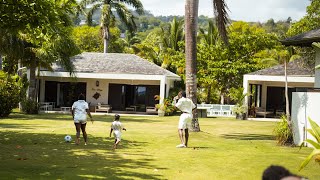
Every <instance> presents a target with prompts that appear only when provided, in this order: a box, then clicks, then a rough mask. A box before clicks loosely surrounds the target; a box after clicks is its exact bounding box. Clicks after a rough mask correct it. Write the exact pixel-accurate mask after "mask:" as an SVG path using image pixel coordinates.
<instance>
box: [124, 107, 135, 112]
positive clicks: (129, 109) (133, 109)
mask: <svg viewBox="0 0 320 180" xmlns="http://www.w3.org/2000/svg"><path fill="white" fill-rule="evenodd" d="M126 111H136V110H135V108H134V107H126Z"/></svg>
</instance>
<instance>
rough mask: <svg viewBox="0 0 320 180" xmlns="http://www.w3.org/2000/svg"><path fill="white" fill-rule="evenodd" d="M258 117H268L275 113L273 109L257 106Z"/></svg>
mask: <svg viewBox="0 0 320 180" xmlns="http://www.w3.org/2000/svg"><path fill="white" fill-rule="evenodd" d="M255 114H256V117H257V116H263V117H264V118H266V117H267V116H268V115H273V112H272V111H267V110H266V108H262V107H256V113H255Z"/></svg>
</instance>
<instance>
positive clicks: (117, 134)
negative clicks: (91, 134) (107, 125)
mask: <svg viewBox="0 0 320 180" xmlns="http://www.w3.org/2000/svg"><path fill="white" fill-rule="evenodd" d="M121 130H125V131H127V129H126V128H124V127H123V126H122V124H121V122H120V115H119V114H116V115H114V121H113V122H112V124H111V129H110V137H111V133H112V131H113V136H114V145H113V149H117V145H118V144H119V143H120V141H121Z"/></svg>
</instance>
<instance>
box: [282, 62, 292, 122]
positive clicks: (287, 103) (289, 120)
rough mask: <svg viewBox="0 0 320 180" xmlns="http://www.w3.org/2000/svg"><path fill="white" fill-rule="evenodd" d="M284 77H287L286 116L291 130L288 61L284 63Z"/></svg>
mask: <svg viewBox="0 0 320 180" xmlns="http://www.w3.org/2000/svg"><path fill="white" fill-rule="evenodd" d="M284 77H285V90H284V91H285V97H286V116H287V121H288V124H289V127H290V128H291V117H290V110H289V108H290V105H289V96H288V75H287V61H284Z"/></svg>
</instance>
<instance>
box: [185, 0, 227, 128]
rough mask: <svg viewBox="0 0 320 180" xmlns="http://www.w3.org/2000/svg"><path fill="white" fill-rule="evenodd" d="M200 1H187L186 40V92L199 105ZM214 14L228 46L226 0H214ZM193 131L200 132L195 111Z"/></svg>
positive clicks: (220, 32) (221, 34)
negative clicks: (198, 38) (198, 31)
mask: <svg viewBox="0 0 320 180" xmlns="http://www.w3.org/2000/svg"><path fill="white" fill-rule="evenodd" d="M198 7H199V0H186V1H185V39H186V92H187V96H188V97H189V98H191V99H192V101H193V102H194V103H195V104H196V103H197V63H196V62H197V49H196V48H197V46H196V45H197V38H196V36H197V19H198ZM213 7H214V14H215V16H216V22H217V26H218V30H219V34H220V36H221V37H222V39H223V41H224V42H225V43H226V44H227V41H228V38H227V30H226V24H227V22H228V17H227V15H228V14H227V6H226V3H225V0H213ZM192 130H193V131H200V126H199V122H198V115H197V111H194V114H193V119H192Z"/></svg>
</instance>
